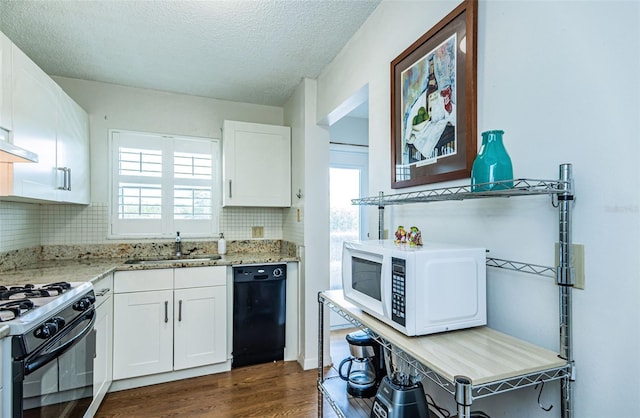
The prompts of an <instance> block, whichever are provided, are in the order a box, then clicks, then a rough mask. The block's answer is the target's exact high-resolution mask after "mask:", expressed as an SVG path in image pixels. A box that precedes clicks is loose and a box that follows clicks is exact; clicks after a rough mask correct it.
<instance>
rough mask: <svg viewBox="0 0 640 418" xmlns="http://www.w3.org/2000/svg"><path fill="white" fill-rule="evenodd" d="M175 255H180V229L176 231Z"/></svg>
mask: <svg viewBox="0 0 640 418" xmlns="http://www.w3.org/2000/svg"><path fill="white" fill-rule="evenodd" d="M176 257H182V238H180V231H178V232H176Z"/></svg>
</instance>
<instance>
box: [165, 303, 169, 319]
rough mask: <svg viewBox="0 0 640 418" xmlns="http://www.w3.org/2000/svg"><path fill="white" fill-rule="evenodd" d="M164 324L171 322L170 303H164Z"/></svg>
mask: <svg viewBox="0 0 640 418" xmlns="http://www.w3.org/2000/svg"><path fill="white" fill-rule="evenodd" d="M164 322H165V323H167V322H169V302H168V301H166V300H165V301H164Z"/></svg>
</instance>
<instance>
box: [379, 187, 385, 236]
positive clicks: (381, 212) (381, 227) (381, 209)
mask: <svg viewBox="0 0 640 418" xmlns="http://www.w3.org/2000/svg"><path fill="white" fill-rule="evenodd" d="M378 197H379V201H378V239H384V204H383V203H382V202H384V192H380V193H379V194H378Z"/></svg>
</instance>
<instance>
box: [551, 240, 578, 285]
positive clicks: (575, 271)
mask: <svg viewBox="0 0 640 418" xmlns="http://www.w3.org/2000/svg"><path fill="white" fill-rule="evenodd" d="M559 247H560V244H558V243H557V242H556V245H555V253H556V267H557V266H558V264H559V263H560V259H559V257H558V248H559ZM571 248H572V251H573V274H574V277H573V287H574V288H576V289H583V290H584V285H585V280H584V245H583V244H572V245H571Z"/></svg>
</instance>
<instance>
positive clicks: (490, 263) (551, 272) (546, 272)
mask: <svg viewBox="0 0 640 418" xmlns="http://www.w3.org/2000/svg"><path fill="white" fill-rule="evenodd" d="M487 267H496V268H501V269H507V270H514V271H519V272H521V273H529V274H535V275H538V276H545V277H551V278H556V269H555V268H554V267H548V266H541V265H538V264H528V263H520V262H518V261H510V260H502V259H500V258H491V257H487Z"/></svg>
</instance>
